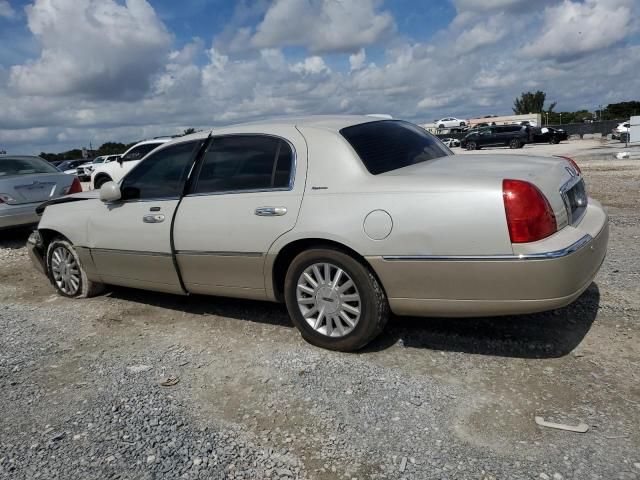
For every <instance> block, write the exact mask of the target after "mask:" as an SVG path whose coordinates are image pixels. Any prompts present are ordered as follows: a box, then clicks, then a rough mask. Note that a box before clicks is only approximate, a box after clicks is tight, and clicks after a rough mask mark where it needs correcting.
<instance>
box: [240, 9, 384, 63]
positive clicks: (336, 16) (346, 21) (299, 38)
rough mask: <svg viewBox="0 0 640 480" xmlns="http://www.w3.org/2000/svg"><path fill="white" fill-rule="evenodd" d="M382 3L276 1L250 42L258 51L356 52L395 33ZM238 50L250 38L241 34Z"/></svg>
mask: <svg viewBox="0 0 640 480" xmlns="http://www.w3.org/2000/svg"><path fill="white" fill-rule="evenodd" d="M380 3H381V2H380V1H378V0H358V1H336V0H276V1H275V2H274V3H273V5H272V6H271V7H270V8H269V9H268V10H267V12H266V14H265V16H264V19H263V20H262V22H261V23H260V24H259V25H258V26H257V27H256V30H255V33H254V34H253V36H251V38H250V44H251V45H252V46H253V47H255V48H267V47H282V46H289V45H299V46H303V47H306V48H307V49H308V50H309V51H311V52H339V51H342V52H344V51H353V50H356V49H358V48H360V47H364V46H367V45H372V44H375V43H378V42H379V41H381V40H383V39H385V38H387V37H388V36H389V35H391V34H392V33H393V32H394V31H395V22H394V20H393V17H392V16H391V14H390V13H389V12H385V11H382V12H381V11H378V6H379V4H380ZM239 36H240V37H241V38H240V40H237V39H236V40H234V41H233V42H232V46H235V47H236V48H237V47H238V45H239V44H241V42H244V41H245V40H246V39H247V37H248V31H247V30H246V29H242V30H240V32H239Z"/></svg>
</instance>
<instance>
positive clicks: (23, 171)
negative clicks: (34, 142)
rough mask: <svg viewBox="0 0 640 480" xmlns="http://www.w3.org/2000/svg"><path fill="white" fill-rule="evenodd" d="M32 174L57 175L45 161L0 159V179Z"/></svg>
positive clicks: (16, 158)
mask: <svg viewBox="0 0 640 480" xmlns="http://www.w3.org/2000/svg"><path fill="white" fill-rule="evenodd" d="M34 173H58V170H56V168H55V167H54V166H53V165H51V164H49V163H48V162H47V161H45V160H42V159H41V158H37V157H15V158H11V157H9V158H1V159H0V177H14V176H18V175H32V174H34Z"/></svg>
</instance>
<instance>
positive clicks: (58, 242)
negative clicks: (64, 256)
mask: <svg viewBox="0 0 640 480" xmlns="http://www.w3.org/2000/svg"><path fill="white" fill-rule="evenodd" d="M60 250H64V251H67V252H69V254H70V255H71V257H72V258H73V260H74V261H75V265H76V266H77V271H78V286H77V288H76V289H75V290H74V291H65V289H64V288H63V287H61V285H60V282H59V281H57V280H56V278H55V277H56V275H55V274H54V272H53V268H52V263H53V261H54V252H60ZM46 267H47V275H48V277H49V280H50V281H51V284H52V285H53V287H54V288H55V289H56V291H57V292H58V294H60V295H62V296H63V297H69V298H88V297H93V296H95V295H98V294H99V293H101V292H102V291H103V290H104V285H103V284H102V283H98V282H92V281H91V280H89V279H88V278H87V274H86V272H85V270H84V267H83V266H82V263H81V262H80V258H79V257H78V254H77V252H76V251H75V249H74V248H73V244H71V242H69V241H68V240H66V239H64V238H61V237H59V238H55V239H54V240H52V241H51V243H50V244H49V246H48V247H47V256H46Z"/></svg>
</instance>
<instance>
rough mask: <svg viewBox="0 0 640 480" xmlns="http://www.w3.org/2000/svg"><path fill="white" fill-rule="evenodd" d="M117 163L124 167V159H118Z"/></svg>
mask: <svg viewBox="0 0 640 480" xmlns="http://www.w3.org/2000/svg"><path fill="white" fill-rule="evenodd" d="M116 162H118V163H119V164H120V165H122V162H124V157H118V160H116Z"/></svg>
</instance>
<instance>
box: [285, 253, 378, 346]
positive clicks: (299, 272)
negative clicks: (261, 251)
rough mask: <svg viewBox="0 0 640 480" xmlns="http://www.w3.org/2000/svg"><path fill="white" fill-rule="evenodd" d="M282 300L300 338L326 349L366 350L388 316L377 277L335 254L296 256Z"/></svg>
mask: <svg viewBox="0 0 640 480" xmlns="http://www.w3.org/2000/svg"><path fill="white" fill-rule="evenodd" d="M285 300H286V303H287V310H288V311H289V315H290V316H291V319H292V321H293V323H294V324H295V326H296V327H297V328H298V330H300V333H301V335H302V337H303V338H304V339H305V340H306V341H308V342H309V343H311V344H313V345H316V346H318V347H322V348H327V349H329V350H338V351H343V352H352V351H355V350H358V349H360V348H362V347H364V346H365V345H366V344H367V343H369V342H370V341H371V340H373V339H374V338H375V337H376V336H377V335H378V334H379V333H380V332H381V331H382V330H383V329H384V327H385V325H386V323H387V320H388V318H389V304H388V302H387V298H386V296H385V294H384V291H383V290H382V287H381V285H380V283H379V282H378V280H377V278H376V277H375V275H374V274H373V273H372V272H371V270H370V269H369V268H367V267H366V266H365V265H363V264H362V263H360V262H359V261H357V260H356V259H354V258H353V257H351V256H349V255H348V254H346V253H343V252H341V251H339V250H332V249H325V248H317V249H311V250H307V251H305V252H302V253H300V254H299V255H298V256H297V257H296V258H295V259H294V260H293V262H291V265H290V266H289V269H288V271H287V275H286V278H285Z"/></svg>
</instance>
